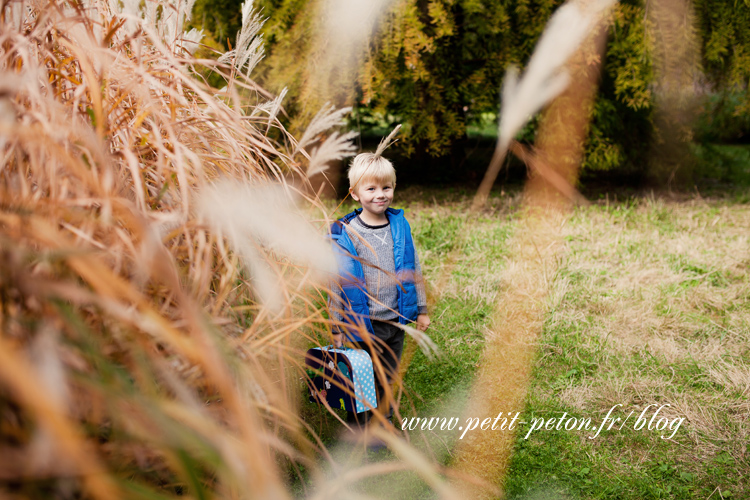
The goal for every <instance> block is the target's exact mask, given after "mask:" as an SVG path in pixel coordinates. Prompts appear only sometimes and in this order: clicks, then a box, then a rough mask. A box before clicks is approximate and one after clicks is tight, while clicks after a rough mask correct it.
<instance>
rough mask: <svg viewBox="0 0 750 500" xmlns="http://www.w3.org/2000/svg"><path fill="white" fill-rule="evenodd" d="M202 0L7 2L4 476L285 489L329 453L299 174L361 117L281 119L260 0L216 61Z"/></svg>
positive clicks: (323, 268) (200, 491) (49, 484)
mask: <svg viewBox="0 0 750 500" xmlns="http://www.w3.org/2000/svg"><path fill="white" fill-rule="evenodd" d="M191 9H192V3H191V2H190V1H177V2H173V3H164V2H154V1H151V0H146V1H145V2H138V1H124V2H117V1H112V2H109V3H107V2H102V1H96V2H93V1H90V2H89V1H87V2H65V1H56V0H52V1H49V2H48V1H32V2H25V3H24V2H20V1H19V2H16V1H5V2H3V3H2V4H0V24H1V26H0V155H1V156H2V163H1V164H0V423H1V424H0V495H4V494H13V495H19V496H20V497H31V498H69V497H79V496H80V497H84V498H101V499H113V498H127V497H132V498H143V497H148V496H150V497H153V498H163V497H170V496H173V495H185V494H187V495H189V496H194V497H198V498H207V497H214V496H221V497H227V498H285V497H288V496H289V493H288V491H287V486H286V485H285V483H284V478H283V474H282V472H280V471H282V470H284V467H287V466H289V464H303V465H306V466H308V467H309V466H311V465H312V464H313V463H314V459H315V457H317V456H318V455H319V454H323V455H325V450H324V449H322V447H321V446H320V445H319V443H316V442H314V441H312V442H311V441H310V440H309V439H308V438H306V437H305V436H306V434H304V433H302V432H300V430H301V429H302V428H303V426H304V424H303V423H302V422H300V421H299V420H298V418H297V416H296V412H295V409H294V403H295V401H296V399H297V398H298V393H299V381H298V377H299V375H298V372H297V371H296V368H297V366H296V364H298V363H299V361H298V360H301V356H299V352H298V350H299V347H300V345H299V341H298V340H296V339H300V338H303V339H304V338H308V337H314V336H315V335H316V334H317V333H319V332H316V330H321V329H322V330H324V327H323V326H320V325H322V324H323V323H322V322H323V318H322V316H321V312H320V309H321V308H320V307H319V304H320V302H321V301H320V296H319V292H316V291H315V289H312V288H311V287H310V286H309V285H310V284H314V283H316V281H317V280H319V279H320V278H321V277H324V276H325V275H326V274H325V273H326V272H328V271H330V270H331V266H332V262H333V261H332V260H331V258H330V256H329V254H328V248H327V246H326V245H325V244H324V242H323V241H322V236H320V235H319V234H318V233H319V232H320V231H317V230H316V229H317V228H316V227H315V226H313V225H311V224H310V223H309V222H308V219H309V217H310V215H311V214H313V216H314V217H317V218H318V219H325V211H324V210H323V209H322V207H321V205H320V204H318V203H317V200H316V198H315V197H314V195H309V194H305V193H306V192H307V191H306V190H305V179H307V170H308V169H311V170H312V171H315V172H317V171H320V170H321V169H323V168H324V165H325V164H326V162H328V161H330V160H331V159H339V158H341V157H343V156H346V155H348V154H351V152H352V147H351V144H350V143H349V142H348V139H349V138H350V137H349V136H344V137H343V139H342V136H339V135H337V134H336V133H333V134H330V128H331V126H336V125H337V124H339V123H340V122H341V112H340V111H336V110H332V109H328V108H326V109H324V110H323V111H322V112H321V114H320V115H319V116H318V117H317V118H316V121H315V123H313V124H311V126H310V134H307V135H305V136H304V143H302V142H300V143H298V142H297V141H296V140H295V139H294V138H293V137H292V136H290V135H289V134H288V133H287V132H286V131H285V130H284V128H283V127H282V126H281V125H280V123H279V122H278V120H277V118H276V116H277V114H278V113H279V110H280V106H281V102H280V98H276V99H271V100H266V99H264V98H263V97H262V96H263V95H264V93H262V92H261V91H260V90H259V89H257V88H256V87H255V85H254V84H253V82H252V80H250V79H249V73H250V71H251V70H252V67H253V65H254V64H255V63H257V61H258V59H259V58H260V57H262V45H261V44H259V43H258V38H257V36H256V35H257V31H258V26H259V23H260V22H261V21H260V18H259V17H258V16H257V15H256V14H254V13H253V11H252V3H251V2H247V3H246V4H245V5H244V6H243V11H242V14H243V21H244V26H243V30H242V32H241V33H240V35H239V36H238V40H237V46H236V47H235V49H234V51H233V52H231V53H229V54H227V55H225V57H223V58H221V59H219V60H218V61H210V60H198V59H196V58H195V57H193V55H192V53H193V52H194V50H195V48H197V46H198V43H199V41H200V36H201V34H200V33H199V32H196V31H195V30H193V31H190V32H187V33H186V32H185V29H184V26H185V25H186V22H187V20H188V19H189V13H190V11H191ZM201 65H202V66H206V67H208V68H209V69H210V70H211V71H215V72H217V73H219V74H221V75H223V76H224V78H225V80H226V83H227V85H226V87H225V88H224V89H222V90H221V91H217V90H215V89H212V88H210V87H208V86H207V85H206V84H204V83H203V82H202V81H201V80H200V78H199V76H198V73H197V72H196V68H197V67H198V66H201ZM322 134H330V135H329V138H328V139H327V140H326V141H323V139H322ZM290 178H294V179H296V180H295V181H294V182H291V181H288V180H287V179H290ZM271 184H272V185H273V186H272V187H268V186H269V185H271ZM294 200H302V201H303V203H302V204H301V205H302V206H305V207H308V208H307V209H301V208H296V206H297V205H295V202H294ZM303 212H304V213H303ZM290 235H291V236H290ZM243 264H244V268H243ZM246 285H250V286H246Z"/></svg>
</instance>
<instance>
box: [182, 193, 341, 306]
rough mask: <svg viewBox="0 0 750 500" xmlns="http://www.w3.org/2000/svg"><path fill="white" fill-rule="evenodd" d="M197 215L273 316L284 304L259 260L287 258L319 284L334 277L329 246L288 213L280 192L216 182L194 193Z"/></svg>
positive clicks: (275, 279)
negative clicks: (221, 239) (234, 255)
mask: <svg viewBox="0 0 750 500" xmlns="http://www.w3.org/2000/svg"><path fill="white" fill-rule="evenodd" d="M197 211H198V213H199V214H200V216H201V217H203V218H204V219H205V220H206V221H207V222H208V223H209V225H210V226H211V227H212V228H213V229H215V230H217V231H219V232H220V234H222V235H224V236H226V237H227V238H229V241H230V242H231V244H232V246H233V247H234V249H235V251H237V252H238V253H239V254H240V255H241V256H242V258H243V262H244V263H245V265H246V266H247V267H248V269H249V270H250V272H251V274H252V276H253V280H254V283H253V286H254V288H255V291H256V293H257V294H258V296H259V298H260V299H261V300H262V301H263V302H264V303H265V304H266V305H267V306H268V307H269V308H270V309H271V310H273V311H274V312H279V311H281V310H282V308H283V303H284V301H283V294H282V286H281V281H280V280H281V275H280V274H278V272H276V271H273V270H272V268H271V267H269V264H270V262H269V258H268V257H264V256H263V254H266V255H267V252H273V253H274V254H276V255H277V256H279V257H281V256H285V257H289V258H290V259H291V260H292V261H295V262H298V263H301V264H303V265H305V266H307V267H308V268H309V269H310V270H311V271H313V277H314V278H315V279H317V280H319V281H320V282H323V281H325V280H327V279H328V278H329V277H330V276H333V275H335V273H336V271H337V266H336V261H335V258H334V256H333V252H332V249H331V247H330V245H329V244H328V242H327V241H326V240H325V239H324V238H323V236H322V235H321V234H320V233H318V232H317V231H315V230H314V229H313V227H312V225H311V224H310V223H309V222H308V221H307V220H305V218H304V217H303V216H302V214H301V213H300V212H298V211H297V210H296V209H295V208H294V206H293V204H292V202H291V199H290V197H289V194H288V192H287V191H285V190H284V189H282V188H281V186H278V185H272V184H257V183H256V184H250V183H245V184H242V183H239V182H237V181H234V182H231V181H229V180H225V181H220V182H218V183H216V184H214V185H212V186H209V187H207V188H205V189H204V190H203V191H202V192H201V193H200V195H199V201H198V204H197Z"/></svg>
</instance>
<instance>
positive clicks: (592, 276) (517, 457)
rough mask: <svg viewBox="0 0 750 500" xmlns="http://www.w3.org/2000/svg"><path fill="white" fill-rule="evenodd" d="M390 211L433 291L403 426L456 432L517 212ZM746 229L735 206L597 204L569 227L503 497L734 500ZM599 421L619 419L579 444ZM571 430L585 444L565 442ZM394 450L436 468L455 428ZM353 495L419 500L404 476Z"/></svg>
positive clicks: (746, 468) (741, 442)
mask: <svg viewBox="0 0 750 500" xmlns="http://www.w3.org/2000/svg"><path fill="white" fill-rule="evenodd" d="M398 195H399V201H400V203H397V204H396V205H397V206H405V207H406V208H407V210H408V216H409V219H410V221H411V222H412V227H413V230H414V234H415V239H416V241H417V245H418V247H419V251H420V256H421V259H422V261H423V267H424V272H425V275H426V278H427V280H428V282H429V283H430V285H431V289H430V298H431V314H432V318H433V327H432V328H431V337H432V338H433V340H435V342H436V343H437V344H438V346H439V347H440V348H441V350H442V352H443V356H442V357H441V358H439V359H438V360H434V361H430V360H428V359H426V358H425V357H424V355H423V354H422V353H420V352H416V353H415V354H414V357H413V359H411V362H410V363H408V365H409V366H408V370H407V373H406V376H405V393H404V397H403V398H402V411H403V412H404V414H405V416H406V417H412V416H418V417H425V416H428V417H429V416H437V417H447V418H450V417H461V418H462V419H463V418H465V416H464V415H463V414H462V410H463V406H462V405H463V404H464V403H465V401H466V398H467V393H468V390H469V388H470V385H471V382H472V380H473V376H474V374H475V373H476V369H477V363H478V362H479V360H480V355H481V352H482V348H483V346H484V336H485V333H486V332H487V331H488V329H489V328H490V321H491V319H490V318H491V317H492V314H493V311H494V309H495V307H498V306H499V307H502V305H503V291H504V284H503V273H504V270H505V269H506V267H507V265H508V263H509V262H510V260H509V259H511V258H512V254H511V252H510V249H509V246H508V244H509V241H510V238H511V237H512V235H513V234H514V232H515V230H516V229H517V212H516V207H517V205H518V199H517V197H514V196H512V195H504V196H500V197H497V198H495V199H493V201H492V207H493V208H492V209H491V210H489V211H488V212H486V213H485V214H483V215H482V216H480V217H477V216H470V215H469V214H468V203H469V199H470V198H469V196H468V195H469V193H462V192H460V191H452V192H450V191H425V190H406V191H405V192H404V191H402V192H400V193H398ZM748 230H750V207H748V206H747V205H746V204H741V203H737V201H736V200H735V201H726V200H724V201H722V200H705V199H690V200H682V201H669V200H664V199H655V198H653V197H643V198H630V199H628V200H626V201H623V202H619V203H611V202H607V201H606V200H602V201H601V202H600V203H597V204H595V205H592V206H590V207H587V208H580V209H578V210H576V211H575V212H574V213H573V214H572V215H571V216H570V218H569V220H568V221H567V222H566V224H565V226H564V229H563V236H564V243H565V246H564V249H563V251H562V253H561V254H560V261H559V263H558V264H559V265H558V267H557V272H556V273H555V274H554V276H550V279H549V282H550V292H549V296H548V298H547V303H546V311H547V312H546V316H545V319H544V326H543V329H542V332H541V335H540V337H538V345H537V346H536V352H537V355H536V360H535V363H534V367H533V373H534V376H533V381H532V384H531V386H530V387H529V389H528V395H527V402H526V406H525V408H507V409H505V411H506V412H510V413H511V414H512V415H515V413H516V412H520V415H519V416H518V420H517V424H516V434H515V441H516V444H515V447H514V454H513V459H512V462H511V466H510V470H509V471H508V474H507V477H506V478H505V480H504V483H503V484H502V486H503V487H504V488H505V491H506V494H507V496H509V497H510V498H524V499H525V498H534V499H536V498H581V499H584V498H585V499H588V498H611V499H615V498H617V499H620V498H632V499H643V498H708V497H709V496H711V495H712V494H713V497H712V498H722V497H723V498H747V497H748V496H750V480H749V479H748V478H749V477H750V457H749V456H748V453H747V444H748V442H750V425H749V424H748V414H749V413H750V368H749V366H750V339H749V338H748V337H749V336H750V334H749V333H748V332H750V279H748V277H747V267H748V264H750V246H748V243H749V241H748V238H750V232H749V231H748ZM451 256H452V257H453V261H452V262H451V258H450V257H451ZM446 267H448V268H449V271H448V272H447V273H446ZM616 405H621V406H616ZM648 405H655V406H650V407H649V406H648ZM666 405H669V406H666ZM612 408H614V410H612V411H611V412H610V409H612ZM659 408H661V409H660V410H659V412H658V414H657V415H656V417H655V418H654V419H653V420H651V417H653V416H654V414H655V412H656V410H657V409H659ZM644 410H645V413H644ZM608 412H610V413H609V417H610V418H611V419H613V420H614V419H617V418H620V419H621V420H620V421H615V423H612V420H610V421H607V423H606V424H605V427H604V428H603V429H602V430H601V431H600V432H599V434H598V435H597V436H596V437H595V438H593V439H590V438H589V437H590V436H593V435H595V434H596V429H598V428H599V426H600V425H601V422H602V421H603V420H604V419H605V417H606V416H607V414H608ZM563 414H567V415H566V416H565V418H566V419H568V420H564V421H563V423H562V424H561V425H559V426H558V428H557V430H556V429H555V428H554V425H550V429H551V430H545V429H539V430H535V431H532V432H531V433H529V430H530V429H531V427H532V425H533V422H537V424H538V423H539V422H540V420H538V419H540V418H542V419H545V421H547V420H548V419H550V418H557V419H559V418H561V417H563ZM506 415H507V413H506ZM478 417H483V416H478ZM493 417H494V415H493ZM639 417H645V419H646V420H645V421H643V422H640V423H639ZM571 418H575V419H578V420H577V421H576V422H574V421H572V420H570V419H571ZM586 418H588V419H590V421H591V423H590V427H591V430H589V431H586V430H578V428H576V429H572V430H568V431H566V430H564V425H565V423H567V424H568V425H569V426H571V427H572V426H573V424H574V423H580V422H582V421H583V419H586ZM534 419H537V420H534ZM649 421H650V422H651V427H652V428H651V429H650V430H649V429H648V422H649ZM521 422H526V423H525V424H524V423H521ZM557 423H559V420H558V421H556V422H554V423H553V424H557ZM641 424H643V428H640V427H639V426H640V425H641ZM460 425H464V422H463V421H462V422H461V424H460ZM657 425H658V426H659V427H661V429H660V430H659V429H656V428H655V426H657ZM664 426H667V427H664ZM669 426H671V428H670V427H669ZM333 428H335V424H334V425H333ZM472 432H501V431H499V430H498V431H491V430H487V431H480V430H479V429H477V430H474V431H472ZM406 434H407V436H408V437H409V439H410V440H411V441H412V443H414V444H416V445H417V447H418V448H419V449H421V450H422V451H424V452H425V453H426V454H428V455H431V456H432V457H433V458H435V459H436V460H437V461H439V462H442V463H446V464H450V463H451V459H452V450H453V449H454V448H455V444H456V441H457V440H458V439H459V438H460V433H459V431H458V430H456V429H454V430H453V431H452V432H448V431H443V432H441V431H440V430H433V431H424V432H422V431H418V430H414V431H410V432H408V433H406ZM672 434H673V435H672ZM661 436H665V437H669V436H672V437H671V439H663V438H662V437H661ZM387 455H388V454H387V453H385V454H382V456H380V458H385V457H386V456H387ZM370 459H372V457H370ZM384 484H387V488H386V487H384ZM498 485H500V484H498ZM365 489H367V490H368V491H370V492H380V493H385V492H388V491H393V492H394V493H395V492H396V491H400V492H401V494H399V495H398V496H399V497H401V498H407V497H408V498H417V497H429V496H430V495H429V493H428V492H426V490H425V488H424V487H423V486H421V485H420V484H419V483H418V482H415V481H414V480H412V479H411V478H410V477H409V476H407V475H405V474H400V475H398V474H396V475H393V476H391V478H390V479H389V480H388V481H386V482H385V483H384V482H383V481H382V480H381V481H378V482H375V481H373V482H372V483H366V484H365Z"/></svg>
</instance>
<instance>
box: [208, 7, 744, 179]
mask: <svg viewBox="0 0 750 500" xmlns="http://www.w3.org/2000/svg"><path fill="white" fill-rule="evenodd" d="M232 1H233V0H198V3H197V7H196V14H195V16H194V18H195V20H196V22H197V21H200V20H201V19H204V25H203V26H204V28H207V29H208V30H209V31H210V32H211V33H213V38H214V39H216V40H219V39H221V42H222V43H223V42H225V40H224V39H222V38H221V37H222V35H221V34H220V33H223V32H224V31H223V30H225V29H226V30H229V31H231V30H232V29H236V27H235V28H233V26H235V25H236V24H237V22H238V21H237V20H238V16H239V8H240V7H239V3H237V5H229V4H231V3H232ZM234 1H236V0H234ZM219 2H224V3H226V5H224V3H221V4H220V3H219ZM561 4H562V1H561V0H399V1H396V2H391V7H390V9H389V10H388V12H386V13H385V14H383V15H382V17H381V19H380V22H379V27H378V31H377V33H376V34H375V36H374V37H373V38H372V40H371V42H370V47H369V49H368V51H367V54H366V56H365V59H364V61H363V63H362V66H361V68H360V72H359V80H358V84H359V85H358V89H357V96H356V98H355V99H354V103H353V105H354V106H355V111H354V114H353V119H352V123H356V124H357V126H358V128H359V129H360V131H361V132H362V133H364V134H365V135H367V134H368V132H369V133H372V134H376V135H382V134H383V133H384V132H385V131H387V130H388V129H389V128H391V127H392V126H393V124H395V123H403V125H404V128H403V130H402V132H401V135H400V137H401V140H400V142H399V147H400V148H401V149H402V150H403V153H405V154H406V155H407V156H412V155H416V156H417V158H418V159H419V160H424V161H429V156H433V157H437V156H446V155H452V156H454V157H464V156H465V151H464V146H465V144H466V142H467V131H471V130H477V129H481V130H482V131H483V132H482V135H484V136H486V135H487V132H490V133H492V128H493V127H492V124H489V126H488V122H487V116H491V115H492V114H496V113H497V112H498V110H499V109H500V107H501V103H500V102H499V100H500V89H501V87H502V80H503V77H504V74H505V71H506V69H507V68H508V66H509V65H511V64H515V65H519V66H521V67H523V65H524V64H525V63H526V62H527V61H528V59H529V57H530V55H531V53H532V51H533V48H534V46H535V44H536V42H537V41H538V38H539V36H540V35H541V33H542V31H543V29H544V27H545V25H546V23H547V21H548V20H549V18H550V16H551V15H552V13H553V12H554V11H555V9H556V8H557V7H559V6H560V5H561ZM749 4H750V3H749V2H748V1H747V0H719V1H717V2H715V1H713V0H712V1H708V0H697V1H696V2H694V3H693V4H692V5H693V9H694V14H695V20H696V24H695V35H696V37H697V39H698V43H699V46H700V47H701V55H702V64H703V67H704V69H705V72H706V77H707V82H706V83H708V85H709V86H710V87H713V88H714V89H719V90H720V89H729V90H731V89H734V91H735V92H738V93H734V94H731V96H732V97H731V98H727V99H725V98H723V97H721V98H720V99H719V100H721V103H719V105H720V107H721V109H723V110H724V109H725V110H726V112H725V113H723V114H722V116H727V117H730V118H732V120H733V121H732V125H733V126H734V127H735V128H736V127H739V128H740V131H743V130H746V128H745V123H744V122H743V121H742V116H745V115H747V114H750V113H748V111H750V97H748V96H750V94H748V93H746V92H745V89H746V88H747V84H748V81H749V80H750V7H749ZM644 5H645V4H644V2H643V0H625V1H622V2H619V3H618V5H617V7H616V8H615V10H614V13H613V16H612V18H611V21H610V24H609V26H608V31H609V35H608V41H607V47H606V52H605V57H604V60H603V66H602V79H601V82H600V91H599V93H598V95H597V98H596V102H595V103H594V107H593V113H592V121H591V126H590V129H589V135H588V138H587V142H586V146H585V147H586V149H585V155H584V160H583V169H584V170H589V171H597V170H612V169H622V170H624V171H625V172H629V173H637V172H643V171H644V169H645V168H646V165H647V164H648V158H647V155H648V154H649V152H650V144H651V143H652V142H653V139H654V136H655V134H656V133H657V132H655V125H654V119H655V117H654V113H653V109H654V99H655V96H654V90H653V89H654V69H653V64H652V59H653V55H652V48H651V47H650V45H649V44H650V42H649V40H648V38H647V36H646V33H647V29H648V21H647V20H648V19H649V17H648V15H647V11H646V9H645V6H644ZM209 6H210V7H211V9H210V10H208V7H209ZM217 6H218V7H220V8H216V7H217ZM255 6H256V8H257V9H259V10H261V11H262V12H263V14H264V15H265V16H268V20H267V22H266V25H265V27H264V30H263V31H264V35H265V42H266V54H267V55H266V59H265V60H264V61H263V62H262V63H261V64H260V65H259V67H258V69H257V71H256V73H255V75H254V76H255V78H256V79H257V80H258V81H259V82H261V83H262V85H264V86H265V87H266V88H268V89H269V90H271V91H272V92H275V93H278V92H280V91H281V90H282V89H283V88H284V87H288V88H289V94H288V97H287V99H286V101H285V103H284V105H285V110H286V111H287V113H288V115H289V117H290V119H291V121H292V123H293V124H294V123H295V120H296V119H297V118H296V117H298V116H299V115H300V114H303V115H309V113H310V112H311V110H310V109H306V108H312V107H314V106H315V104H316V103H314V102H311V101H312V100H314V99H312V98H311V97H310V95H309V94H306V91H305V89H306V86H308V85H309V83H310V82H308V81H307V80H308V79H309V78H310V72H309V68H310V65H314V64H315V61H314V59H315V58H314V54H313V53H312V52H313V51H314V48H313V40H314V38H315V36H316V31H315V30H316V25H317V24H318V23H319V17H320V11H321V7H322V2H321V1H320V0H318V1H315V2H304V1H302V0H257V1H256V4H255ZM206 12H210V14H206ZM232 23H234V24H232ZM223 37H224V38H227V37H228V38H229V39H230V40H231V39H232V37H231V36H227V35H226V34H225V35H223ZM719 95H720V96H725V95H728V94H724V93H721V94H719ZM738 96H739V97H738ZM303 101H304V102H303ZM716 101H717V99H712V100H710V101H709V104H708V105H707V106H706V108H705V109H706V110H707V113H706V114H705V116H706V117H710V116H715V113H713V112H712V111H714V110H716V109H717V108H716V106H717V104H716ZM730 103H731V106H730ZM313 112H314V111H313ZM743 112H744V114H743ZM704 121H705V120H704ZM725 122H726V120H724V121H716V120H715V119H713V120H709V121H708V123H707V124H706V126H705V127H703V128H704V129H705V128H706V127H710V128H711V129H712V130H728V129H727V128H726V127H725V126H724V124H725ZM292 128H294V126H292ZM732 130H734V129H732ZM535 132H536V122H534V121H532V124H531V126H529V127H527V128H526V129H525V130H524V131H523V133H522V135H521V136H520V137H519V138H520V139H521V140H524V141H533V139H534V136H535ZM710 135H711V134H705V133H702V132H700V130H699V134H698V137H697V138H698V139H699V140H708V139H710V137H709V136H710ZM722 139H723V138H722ZM453 163H454V164H458V162H453Z"/></svg>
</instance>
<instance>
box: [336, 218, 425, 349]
mask: <svg viewBox="0 0 750 500" xmlns="http://www.w3.org/2000/svg"><path fill="white" fill-rule="evenodd" d="M360 212H362V209H361V208H359V209H357V210H355V211H354V212H352V213H350V214H347V215H345V216H344V217H342V218H341V219H339V220H338V221H336V222H334V223H333V224H332V225H331V239H333V241H334V245H333V250H334V254H335V255H336V261H337V262H338V269H339V283H338V285H340V286H339V287H338V290H334V293H335V292H336V291H338V293H339V298H340V299H341V300H340V301H338V300H331V301H330V302H331V307H335V308H337V309H343V311H341V312H342V316H343V318H344V322H345V323H347V324H349V325H352V326H353V325H359V326H360V327H361V326H364V327H366V328H367V330H368V331H369V332H370V333H373V329H372V322H371V321H370V308H369V306H368V305H367V294H366V288H365V273H364V270H363V267H362V263H361V262H360V261H359V260H358V259H357V251H356V249H355V248H354V243H352V240H351V238H349V235H348V234H347V233H346V231H345V230H344V227H345V226H344V225H345V224H349V222H350V221H351V220H352V219H354V218H355V217H356V216H357V215H358V214H359V213H360ZM385 215H386V217H387V218H388V222H389V223H390V227H391V236H392V237H393V260H394V263H395V265H396V277H397V278H398V279H399V281H400V282H401V286H399V287H398V313H399V318H398V320H399V323H401V324H407V323H413V322H415V321H416V320H417V316H418V314H419V306H418V299H417V287H416V285H415V283H414V277H415V263H414V241H413V240H412V237H411V227H410V226H409V223H408V222H407V220H406V218H405V217H404V211H403V210H395V209H393V208H389V209H387V210H386V212H385ZM348 337H349V338H350V339H351V340H353V341H355V342H358V341H361V340H362V338H361V336H359V335H357V330H356V328H349V329H348Z"/></svg>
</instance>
